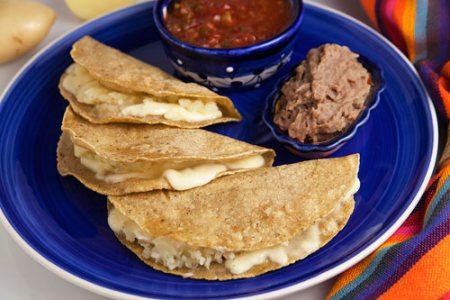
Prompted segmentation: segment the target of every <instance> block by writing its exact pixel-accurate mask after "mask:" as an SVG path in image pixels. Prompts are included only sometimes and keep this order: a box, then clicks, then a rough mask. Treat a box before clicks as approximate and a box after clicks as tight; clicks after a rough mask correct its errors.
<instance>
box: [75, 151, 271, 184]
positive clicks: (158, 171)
mask: <svg viewBox="0 0 450 300" xmlns="http://www.w3.org/2000/svg"><path fill="white" fill-rule="evenodd" d="M74 155H75V156H76V157H78V158H79V159H80V163H81V164H82V165H83V166H85V167H86V168H87V169H89V170H91V171H92V172H94V173H95V177H96V178H97V179H99V180H103V181H105V182H107V183H111V184H113V183H118V182H122V181H125V180H128V179H134V178H141V179H153V178H160V177H164V178H165V179H166V180H167V181H168V182H169V184H170V185H171V186H172V187H173V188H174V189H175V190H187V189H191V188H193V187H197V186H201V185H204V184H207V183H208V182H210V181H211V180H213V179H215V178H216V177H217V176H218V175H219V174H221V173H224V172H226V171H230V170H243V169H255V168H260V167H262V166H264V164H265V160H264V158H263V157H262V155H253V156H249V157H246V158H240V159H231V160H224V161H220V162H213V161H209V162H208V161H204V162H185V163H170V162H161V163H155V162H133V163H127V164H125V163H119V162H113V161H110V160H107V159H104V158H101V157H100V156H98V155H97V154H95V153H94V152H93V151H90V150H88V149H86V148H83V147H80V146H78V145H75V144H74Z"/></svg>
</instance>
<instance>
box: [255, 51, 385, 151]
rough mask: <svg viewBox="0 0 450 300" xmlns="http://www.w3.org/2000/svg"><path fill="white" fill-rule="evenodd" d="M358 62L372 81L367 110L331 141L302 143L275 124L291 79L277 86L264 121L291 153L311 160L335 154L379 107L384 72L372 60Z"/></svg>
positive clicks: (264, 114) (264, 115)
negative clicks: (282, 92)
mask: <svg viewBox="0 0 450 300" xmlns="http://www.w3.org/2000/svg"><path fill="white" fill-rule="evenodd" d="M358 60H359V62H360V63H361V64H362V65H363V66H364V67H365V68H366V69H367V70H368V71H369V73H370V75H371V79H372V87H371V89H370V94H369V96H368V97H367V100H366V103H367V106H366V108H365V109H364V110H363V111H362V112H361V113H360V114H359V116H358V118H357V119H356V120H355V121H354V122H353V124H352V125H351V126H350V127H348V128H347V129H346V130H344V131H343V132H341V133H340V134H338V135H337V136H335V137H334V138H332V139H330V140H327V141H324V142H320V143H315V144H308V143H301V142H299V141H297V140H295V139H293V138H291V137H289V136H288V135H287V134H286V133H285V132H282V131H281V130H280V129H279V128H278V127H277V126H276V125H275V123H274V122H273V115H274V111H275V106H276V104H277V101H278V98H279V96H280V90H281V87H282V85H283V84H284V83H285V82H286V80H288V79H289V78H285V79H284V80H282V81H280V84H278V85H277V88H276V89H275V90H274V92H272V93H271V94H270V95H269V96H268V98H267V102H266V106H265V109H264V113H263V121H264V123H265V124H266V126H267V127H268V128H269V129H270V131H271V132H272V134H273V136H274V138H275V139H276V140H277V141H278V142H280V143H281V144H283V145H284V146H285V147H286V148H287V149H288V150H289V151H290V152H291V153H293V154H295V155H298V156H300V157H303V158H308V159H310V158H322V157H327V156H329V155H331V154H333V153H334V152H336V151H337V150H338V149H339V148H341V147H342V146H343V145H344V144H345V143H346V142H347V141H349V140H350V139H351V138H352V137H353V136H355V134H356V132H357V130H358V128H359V127H361V126H362V125H364V124H365V123H366V122H367V121H368V120H369V117H370V113H371V111H372V110H373V109H374V108H375V107H377V106H378V104H379V102H380V98H381V93H382V92H383V90H384V88H385V83H384V80H383V72H382V70H381V69H380V68H379V67H378V65H376V64H374V63H372V62H371V61H370V60H368V59H367V58H365V57H363V56H361V55H360V57H359V58H358Z"/></svg>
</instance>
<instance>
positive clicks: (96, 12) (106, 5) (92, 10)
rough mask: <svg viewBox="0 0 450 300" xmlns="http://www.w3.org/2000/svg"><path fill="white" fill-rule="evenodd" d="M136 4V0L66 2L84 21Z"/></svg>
mask: <svg viewBox="0 0 450 300" xmlns="http://www.w3.org/2000/svg"><path fill="white" fill-rule="evenodd" d="M134 2H135V1H134V0H66V4H67V6H68V7H69V9H70V10H71V11H72V12H73V14H74V15H76V16H77V17H79V18H81V19H84V20H87V19H91V18H94V17H97V16H100V15H103V14H105V13H107V12H110V11H112V10H115V9H118V8H120V7H123V6H127V5H130V4H133V3H134Z"/></svg>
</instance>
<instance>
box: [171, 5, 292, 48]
mask: <svg viewBox="0 0 450 300" xmlns="http://www.w3.org/2000/svg"><path fill="white" fill-rule="evenodd" d="M293 18H294V14H293V8H292V4H291V1H289V0H175V1H172V2H171V4H170V6H169V8H168V11H167V14H166V15H165V18H164V22H165V25H166V27H167V29H168V30H169V31H170V32H171V33H172V34H173V35H174V36H176V37H177V38H178V39H180V40H182V41H184V42H187V43H189V44H192V45H195V46H200V47H206V48H237V47H244V46H249V45H253V44H256V43H259V42H262V41H264V40H267V39H269V38H272V37H274V36H276V35H277V34H278V33H280V32H282V31H283V30H284V29H286V28H287V27H288V26H289V25H290V23H291V22H292V21H293Z"/></svg>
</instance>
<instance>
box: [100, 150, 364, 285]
mask: <svg viewBox="0 0 450 300" xmlns="http://www.w3.org/2000/svg"><path fill="white" fill-rule="evenodd" d="M358 168H359V155H351V156H347V157H342V158H336V159H322V160H313V161H307V162H303V163H297V164H292V165H283V166H279V167H273V168H262V169H257V170H253V171H251V172H245V173H238V174H234V175H230V176H226V177H222V178H219V179H217V180H215V181H213V182H211V183H209V184H208V185H205V186H202V187H198V188H194V189H191V190H187V191H181V192H174V191H167V192H161V191H152V192H147V193H138V194H131V195H125V196H110V197H108V199H109V202H110V205H109V206H110V208H111V207H114V208H115V209H117V210H119V211H120V213H122V214H123V215H125V216H126V217H127V218H129V219H130V220H132V221H134V222H135V223H136V224H137V226H139V228H140V229H141V230H142V232H145V233H146V234H147V235H148V236H151V237H164V238H169V239H171V240H174V241H179V242H183V243H185V244H187V245H188V246H190V247H194V248H212V249H225V250H227V251H232V252H233V253H236V254H241V253H245V252H248V251H257V250H261V249H266V248H270V247H276V246H277V245H281V244H283V243H286V242H288V241H290V240H292V239H293V238H295V237H296V236H297V235H299V234H302V232H304V231H305V230H307V229H308V228H310V227H311V226H313V225H314V224H316V225H317V226H318V227H319V228H320V247H322V246H323V245H324V244H326V243H327V242H328V241H329V240H331V239H332V238H333V237H334V236H335V235H336V234H337V233H338V232H339V231H340V230H341V229H342V228H343V227H344V226H345V224H346V222H347V220H348V218H349V217H350V215H351V213H352V211H353V208H354V200H353V194H354V193H355V192H356V190H357V189H358V187H359V181H358V178H357V173H358ZM116 235H117V236H118V238H119V240H120V241H121V242H122V243H123V244H124V245H126V246H127V247H128V248H129V249H130V250H132V251H133V252H134V253H135V254H136V255H138V256H139V257H140V258H141V259H142V260H143V261H144V262H145V263H147V264H149V265H150V266H152V267H154V268H155V269H158V270H161V271H163V272H167V273H172V274H177V275H182V276H187V277H191V278H199V279H210V280H213V279H218V280H228V279H235V278H245V277H253V276H256V275H259V274H262V273H265V272H267V271H270V270H275V269H278V268H281V267H283V266H285V265H287V264H291V263H293V262H295V261H297V260H299V259H302V258H303V257H304V256H291V257H289V260H288V262H287V263H286V264H284V265H280V264H277V263H274V262H271V261H270V260H267V261H266V262H264V263H262V264H259V265H256V266H254V267H252V268H251V269H249V270H248V271H246V272H244V273H240V274H233V273H232V272H230V271H229V270H228V269H227V268H226V267H225V266H224V265H223V264H219V263H212V264H211V265H210V266H209V268H207V267H204V266H200V267H197V268H186V267H182V268H175V269H172V270H171V269H169V268H168V267H167V266H165V265H163V264H161V263H159V262H157V261H155V260H152V259H151V258H149V257H145V256H144V255H143V247H142V246H141V245H139V244H138V243H137V242H136V241H134V242H130V241H128V240H127V239H125V238H124V236H123V235H121V234H120V233H117V232H116ZM320 247H319V248H320ZM316 250H317V249H316ZM316 250H315V251H316ZM309 254H310V253H308V254H307V255H309Z"/></svg>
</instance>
